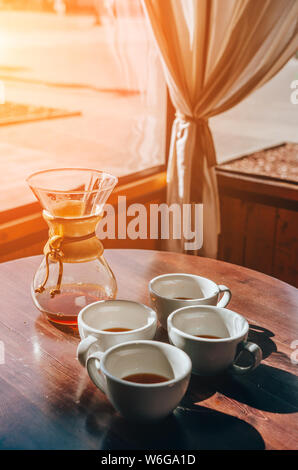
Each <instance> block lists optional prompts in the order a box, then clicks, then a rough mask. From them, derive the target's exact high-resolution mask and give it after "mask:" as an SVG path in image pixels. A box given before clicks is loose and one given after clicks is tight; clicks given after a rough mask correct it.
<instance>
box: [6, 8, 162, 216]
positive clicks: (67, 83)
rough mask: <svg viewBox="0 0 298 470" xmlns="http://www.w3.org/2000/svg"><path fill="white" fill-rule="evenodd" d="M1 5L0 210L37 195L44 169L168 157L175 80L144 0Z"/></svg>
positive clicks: (123, 165)
mask: <svg viewBox="0 0 298 470" xmlns="http://www.w3.org/2000/svg"><path fill="white" fill-rule="evenodd" d="M0 8H1V9H2V11H1V15H0V44H1V48H0V80H1V86H0V100H2V101H1V102H2V104H0V111H1V113H0V123H1V126H0V142H1V143H0V152H1V155H0V157H1V158H0V171H1V175H2V183H1V191H0V193H1V194H0V212H1V211H3V210H6V209H11V208H12V207H17V206H19V205H24V204H27V203H29V202H32V200H33V196H32V195H31V193H30V191H29V189H27V187H26V183H25V178H26V177H27V176H28V175H29V174H30V173H31V172H33V171H36V170H39V169H44V168H55V167H63V166H65V167H70V166H71V167H72V166H74V167H90V168H92V167H94V168H97V169H102V170H105V171H109V172H111V173H113V174H116V175H117V176H122V175H127V174H131V173H135V172H138V171H141V170H144V169H148V168H150V167H154V166H156V165H160V164H163V163H164V161H165V144H166V143H165V138H166V103H167V95H166V85H165V82H164V79H163V73H162V70H161V65H160V63H159V59H158V56H157V52H156V49H155V45H154V43H153V39H152V37H151V33H150V31H149V28H148V27H147V23H146V19H145V16H144V13H143V10H142V6H141V2H140V0H96V1H94V0H64V1H62V0H61V1H57V0H56V1H55V2H54V1H53V2H49V1H47V0H39V1H38V0H27V1H25V0H24V1H15V2H13V1H10V2H1V7H0ZM12 123H13V124H12ZM7 124H9V125H7Z"/></svg>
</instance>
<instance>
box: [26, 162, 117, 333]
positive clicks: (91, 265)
mask: <svg viewBox="0 0 298 470" xmlns="http://www.w3.org/2000/svg"><path fill="white" fill-rule="evenodd" d="M27 182H28V184H29V186H30V188H31V189H32V191H33V193H34V194H35V196H36V197H37V198H38V200H39V201H40V203H41V205H42V207H43V217H44V219H45V221H46V222H47V224H48V226H49V239H48V241H47V243H46V245H45V247H44V258H43V260H42V262H41V265H40V266H39V268H38V269H37V271H36V273H35V276H34V279H33V283H32V290H31V293H32V298H33V301H34V303H35V305H36V307H37V308H38V309H39V310H40V311H41V312H43V313H45V314H46V316H47V317H48V319H49V320H50V321H51V322H54V323H58V324H60V325H61V324H63V325H69V326H76V325H77V316H78V313H79V311H80V310H81V309H82V308H83V307H85V306H86V305H87V304H89V303H92V302H95V301H97V300H105V299H114V298H115V297H116V292H117V284H116V280H115V277H114V275H113V273H112V271H111V269H110V267H109V265H108V263H107V262H106V260H105V258H104V256H103V251H104V248H103V245H102V243H101V241H100V240H99V239H98V238H97V236H96V234H95V230H96V227H97V225H98V223H99V221H100V220H101V218H102V213H103V208H104V204H105V202H106V200H107V198H108V197H109V195H110V193H111V192H112V190H113V189H114V187H115V185H116V183H117V178H116V177H115V176H112V175H109V174H107V173H104V172H101V171H97V170H87V169H76V168H65V169H55V170H45V171H40V172H37V173H34V174H33V175H31V176H30V177H29V178H28V179H27Z"/></svg>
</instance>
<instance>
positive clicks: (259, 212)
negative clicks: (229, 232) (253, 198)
mask: <svg viewBox="0 0 298 470" xmlns="http://www.w3.org/2000/svg"><path fill="white" fill-rule="evenodd" d="M245 206H246V211H245V212H246V221H245V234H244V244H245V249H244V258H243V263H241V264H243V265H244V266H246V267H248V268H251V269H256V270H257V271H261V272H263V273H268V274H271V273H272V267H273V256H274V251H275V226H276V215H277V209H276V208H275V207H271V206H266V205H264V204H254V203H246V204H245Z"/></svg>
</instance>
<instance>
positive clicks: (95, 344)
mask: <svg viewBox="0 0 298 470" xmlns="http://www.w3.org/2000/svg"><path fill="white" fill-rule="evenodd" d="M156 327H157V318H156V313H155V312H154V310H152V309H151V308H149V307H147V306H146V305H143V304H141V303H139V302H133V301H130V300H100V301H98V302H94V303H92V304H89V305H87V306H86V307H84V308H83V309H82V310H81V311H80V313H79V315H78V328H79V333H80V337H81V339H82V341H81V342H80V344H79V346H78V348H77V357H78V359H79V361H80V363H81V364H82V365H83V366H85V364H86V360H87V357H88V354H89V353H90V352H94V351H97V350H100V351H105V350H106V349H108V348H110V347H112V346H115V345H116V344H120V343H125V342H126V341H132V340H139V339H153V338H154V335H155V332H156ZM111 328H128V329H130V331H122V332H119V331H117V332H111V331H104V330H106V329H111Z"/></svg>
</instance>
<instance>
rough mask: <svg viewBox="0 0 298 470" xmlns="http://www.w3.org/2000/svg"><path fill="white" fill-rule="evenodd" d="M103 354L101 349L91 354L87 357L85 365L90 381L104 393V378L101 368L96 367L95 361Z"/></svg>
mask: <svg viewBox="0 0 298 470" xmlns="http://www.w3.org/2000/svg"><path fill="white" fill-rule="evenodd" d="M103 355H104V353H103V352H102V351H97V352H95V353H94V354H91V356H89V357H88V359H87V362H86V367H87V371H88V374H89V377H90V379H91V380H92V382H93V383H94V384H95V385H96V387H98V388H99V389H100V390H101V391H102V392H103V393H104V394H105V395H106V393H107V392H106V380H105V378H104V375H103V373H102V372H101V370H100V369H99V368H97V367H96V361H100V360H101V359H102V356H103Z"/></svg>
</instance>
